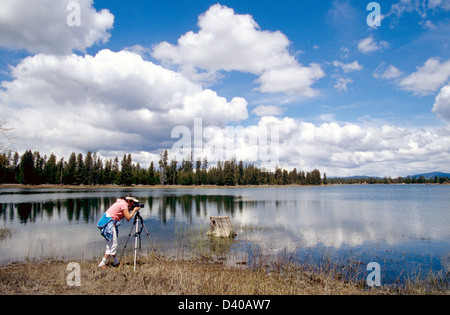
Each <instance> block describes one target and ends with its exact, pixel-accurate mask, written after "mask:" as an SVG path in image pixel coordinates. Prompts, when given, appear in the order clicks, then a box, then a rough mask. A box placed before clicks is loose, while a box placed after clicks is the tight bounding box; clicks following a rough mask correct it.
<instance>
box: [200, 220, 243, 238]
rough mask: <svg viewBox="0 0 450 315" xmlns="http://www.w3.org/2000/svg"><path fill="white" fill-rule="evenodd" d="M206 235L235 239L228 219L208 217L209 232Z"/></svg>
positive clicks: (234, 233)
mask: <svg viewBox="0 0 450 315" xmlns="http://www.w3.org/2000/svg"><path fill="white" fill-rule="evenodd" d="M206 235H208V236H215V237H229V238H235V237H236V235H237V234H236V232H235V231H234V229H233V226H232V225H231V221H230V217H210V218H209V231H208V233H207V234H206Z"/></svg>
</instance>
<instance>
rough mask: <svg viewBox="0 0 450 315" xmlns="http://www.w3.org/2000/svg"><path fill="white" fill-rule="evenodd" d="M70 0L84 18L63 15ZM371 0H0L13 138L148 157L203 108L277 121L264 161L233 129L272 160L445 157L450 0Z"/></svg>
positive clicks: (406, 164)
mask: <svg viewBox="0 0 450 315" xmlns="http://www.w3.org/2000/svg"><path fill="white" fill-rule="evenodd" d="M73 2H75V3H78V4H79V5H80V11H79V12H80V13H81V16H80V17H81V18H80V21H81V23H80V25H77V26H68V24H67V21H66V17H67V16H68V14H70V13H71V12H72V11H70V10H67V8H66V5H67V4H68V3H73ZM369 2H370V1H360V0H358V1H345V0H335V1H298V0H297V1H287V0H280V1H268V0H264V1H253V0H247V1H221V2H212V1H126V2H124V1H112V0H108V1H106V0H99V1H95V3H93V2H92V1H90V0H73V1H69V0H66V1H59V0H42V1H32V0H14V1H9V0H3V1H2V2H0V12H4V14H3V15H2V14H1V13H0V34H3V36H0V81H1V84H0V115H1V116H0V117H2V118H1V120H2V121H6V122H7V123H8V124H7V125H8V126H9V127H10V128H12V131H10V132H9V137H10V138H11V139H13V141H12V143H11V144H10V149H12V150H18V151H23V150H26V149H33V150H38V151H40V152H45V153H47V154H50V153H52V152H53V153H55V154H57V155H58V156H68V155H70V153H71V152H72V151H75V152H82V153H84V152H87V151H94V152H98V153H99V154H100V155H101V156H104V157H105V158H111V157H114V156H120V155H121V154H123V152H127V153H128V152H130V153H132V154H133V157H134V159H135V160H136V161H139V162H140V163H142V164H144V165H145V164H147V163H149V161H151V160H157V159H158V154H159V152H160V151H161V150H162V149H170V147H171V146H172V145H173V144H174V142H176V140H177V139H174V138H173V137H171V133H172V131H173V130H174V128H176V127H177V126H185V127H186V128H187V129H189V130H191V131H193V130H194V119H195V118H201V119H202V121H203V126H202V127H203V128H205V127H206V126H216V127H218V128H217V130H216V131H217V133H219V129H221V130H222V132H224V130H225V129H226V126H239V127H242V128H244V129H245V131H246V132H247V133H249V134H251V133H255V134H261V130H263V129H264V128H268V126H269V125H270V126H274V125H275V126H277V128H278V129H279V139H278V144H277V145H278V151H277V152H278V156H277V158H276V159H274V160H273V161H270V162H272V163H270V162H268V161H259V160H258V159H256V161H253V160H252V159H251V158H249V157H248V154H249V153H248V151H251V150H254V148H253V149H252V148H251V147H250V145H249V144H248V143H246V142H245V140H244V139H241V140H242V141H239V139H238V140H236V142H237V143H238V144H237V147H236V148H235V151H234V152H233V155H234V156H235V157H236V158H237V159H244V160H247V161H248V162H256V163H259V164H262V165H264V166H266V167H269V168H274V167H275V165H279V166H282V167H286V168H293V167H296V168H297V169H303V170H307V171H309V170H312V169H314V168H318V169H320V170H321V171H325V172H327V174H328V176H351V175H362V174H365V175H374V176H385V175H386V176H406V175H408V174H413V173H418V172H426V171H435V170H436V171H449V163H448V162H449V161H450V126H449V121H450V83H449V78H450V48H449V43H450V40H449V39H450V37H449V35H448V34H449V33H450V1H449V0H395V1H392V0H390V1H387V0H386V1H377V3H378V4H379V5H380V8H381V26H376V27H372V26H369V25H368V24H367V16H368V15H369V14H370V11H368V10H367V5H368V4H369ZM2 20H3V21H2ZM1 22H3V23H1ZM162 78H164V79H162ZM133 117H134V118H133ZM121 119H122V121H121ZM125 121H126V122H125ZM132 121H134V122H136V126H134V125H133V124H132V123H130V122H132ZM216 138H217V137H216ZM216 138H214V137H211V138H210V139H203V140H204V141H205V142H207V141H209V144H210V146H212V145H217V143H218V142H216V143H213V141H215V140H213V139H216ZM219 143H220V142H219ZM203 145H204V144H203ZM173 154H174V155H176V152H173ZM200 155H207V150H204V151H203V152H201V153H200ZM178 158H179V159H180V154H179V153H178ZM266 162H267V163H266ZM264 163H266V164H264Z"/></svg>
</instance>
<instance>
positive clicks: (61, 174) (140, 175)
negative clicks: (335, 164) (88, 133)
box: [0, 150, 327, 186]
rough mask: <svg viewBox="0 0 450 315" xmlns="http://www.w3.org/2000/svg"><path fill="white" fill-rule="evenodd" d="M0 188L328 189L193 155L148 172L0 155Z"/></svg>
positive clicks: (133, 166)
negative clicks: (66, 186) (185, 187)
mask: <svg viewBox="0 0 450 315" xmlns="http://www.w3.org/2000/svg"><path fill="white" fill-rule="evenodd" d="M0 183H1V184H25V185H40V184H54V185H87V186H97V185H119V186H131V185H186V186H189V185H217V186H238V185H321V184H327V178H326V174H323V178H322V176H321V173H320V171H319V170H317V169H316V170H313V171H310V172H304V171H297V169H296V168H294V169H293V170H291V171H288V170H286V169H282V168H279V167H277V168H276V169H275V171H268V170H266V169H264V168H260V167H258V166H256V165H255V164H245V163H244V162H243V161H239V162H237V161H236V160H235V159H231V160H228V161H218V162H217V164H216V165H215V166H210V165H209V163H208V159H207V157H205V158H203V159H202V160H201V159H198V160H196V161H194V160H193V158H192V156H191V157H188V158H184V159H182V161H177V159H176V158H172V159H169V154H168V151H167V150H165V151H163V152H161V154H160V159H159V161H158V162H157V163H154V162H151V163H150V165H149V166H148V167H142V166H141V165H140V163H133V160H132V157H131V154H124V155H123V157H122V159H121V160H120V162H119V158H118V157H115V158H114V159H103V158H101V157H100V156H99V155H98V154H97V153H92V152H87V153H86V154H85V155H83V154H81V153H78V154H75V153H74V152H73V153H72V154H71V155H70V157H69V159H68V160H66V159H65V158H59V159H58V158H57V157H56V156H55V155H54V154H51V155H50V156H46V155H44V156H42V155H41V154H40V153H39V152H37V151H35V152H32V151H31V150H28V151H26V152H25V153H23V154H22V155H20V154H19V153H18V152H14V153H13V152H11V151H10V152H7V153H3V154H1V155H0Z"/></svg>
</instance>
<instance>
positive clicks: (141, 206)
mask: <svg viewBox="0 0 450 315" xmlns="http://www.w3.org/2000/svg"><path fill="white" fill-rule="evenodd" d="M136 207H139V208H141V209H142V208H144V204H143V203H139V202H135V203H133V209H134V208H136Z"/></svg>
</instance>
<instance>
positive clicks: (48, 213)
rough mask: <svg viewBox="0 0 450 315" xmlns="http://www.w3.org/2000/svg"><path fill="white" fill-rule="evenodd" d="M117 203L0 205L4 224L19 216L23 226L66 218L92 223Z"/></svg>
mask: <svg viewBox="0 0 450 315" xmlns="http://www.w3.org/2000/svg"><path fill="white" fill-rule="evenodd" d="M113 200H114V201H115V199H113V198H81V199H66V200H55V201H45V202H24V203H17V204H13V203H9V204H5V203H4V204H0V219H1V220H3V221H4V222H8V221H9V222H14V221H15V216H16V215H17V217H18V220H19V222H20V223H21V224H25V225H26V224H28V223H36V221H39V220H42V219H44V218H47V219H48V220H52V218H53V217H58V218H59V220H61V217H62V216H64V215H65V216H66V219H67V221H68V222H69V223H71V222H84V223H92V222H93V221H94V220H95V219H96V218H97V217H98V215H99V213H101V212H103V211H104V209H108V207H109V206H110V205H111V204H112V203H113V202H114V201H113Z"/></svg>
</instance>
